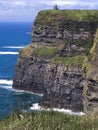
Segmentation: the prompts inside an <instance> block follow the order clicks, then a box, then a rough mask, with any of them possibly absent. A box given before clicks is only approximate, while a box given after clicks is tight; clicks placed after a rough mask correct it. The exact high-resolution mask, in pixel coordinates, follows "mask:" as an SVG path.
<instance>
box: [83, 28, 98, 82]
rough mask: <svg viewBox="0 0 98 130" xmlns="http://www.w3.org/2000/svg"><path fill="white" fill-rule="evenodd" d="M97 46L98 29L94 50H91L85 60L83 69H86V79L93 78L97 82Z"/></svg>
mask: <svg viewBox="0 0 98 130" xmlns="http://www.w3.org/2000/svg"><path fill="white" fill-rule="evenodd" d="M97 46H98V29H97V32H96V35H95V38H94V43H93V46H92V48H91V49H90V53H89V55H88V57H86V59H85V60H84V63H83V67H84V68H86V77H87V78H92V79H95V80H96V73H97V67H98V66H97V65H98V61H97V53H98V52H97Z"/></svg>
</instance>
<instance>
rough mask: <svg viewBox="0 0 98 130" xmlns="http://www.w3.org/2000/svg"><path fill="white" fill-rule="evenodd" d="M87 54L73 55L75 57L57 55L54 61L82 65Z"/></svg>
mask: <svg viewBox="0 0 98 130" xmlns="http://www.w3.org/2000/svg"><path fill="white" fill-rule="evenodd" d="M85 58H86V56H73V57H66V58H65V57H59V56H56V57H54V58H53V59H52V63H54V64H55V63H61V64H63V65H65V66H67V65H69V66H70V65H75V66H82V64H83V61H84V60H85Z"/></svg>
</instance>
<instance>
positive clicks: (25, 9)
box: [0, 0, 98, 20]
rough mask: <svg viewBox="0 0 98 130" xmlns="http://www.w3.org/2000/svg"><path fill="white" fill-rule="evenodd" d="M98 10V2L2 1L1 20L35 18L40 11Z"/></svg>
mask: <svg viewBox="0 0 98 130" xmlns="http://www.w3.org/2000/svg"><path fill="white" fill-rule="evenodd" d="M56 4H57V5H58V7H59V9H98V1H97V0H86V1H83V0H0V20H1V19H2V18H3V17H5V18H6V19H7V18H8V19H10V18H11V19H12V18H13V19H15V17H16V18H19V19H20V20H24V19H26V18H27V19H29V20H31V19H32V17H35V16H36V15H37V13H38V11H40V10H45V9H52V8H53V6H54V5H56Z"/></svg>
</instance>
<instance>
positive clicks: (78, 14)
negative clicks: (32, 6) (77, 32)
mask: <svg viewBox="0 0 98 130" xmlns="http://www.w3.org/2000/svg"><path fill="white" fill-rule="evenodd" d="M67 20H73V21H79V22H82V21H84V22H89V21H90V22H91V21H93V22H94V21H95V22H96V21H98V11H97V10H47V11H46V10H45V11H41V12H39V14H38V16H37V18H36V21H40V24H45V23H47V22H51V21H52V22H53V21H58V22H57V23H54V22H53V24H55V25H57V24H58V23H59V22H63V21H67Z"/></svg>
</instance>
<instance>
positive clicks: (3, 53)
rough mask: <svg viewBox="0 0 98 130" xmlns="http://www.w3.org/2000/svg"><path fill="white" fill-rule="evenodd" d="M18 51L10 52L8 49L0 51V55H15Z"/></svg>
mask: <svg viewBox="0 0 98 130" xmlns="http://www.w3.org/2000/svg"><path fill="white" fill-rule="evenodd" d="M17 54H18V52H10V51H6V52H4V51H0V55H17Z"/></svg>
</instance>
